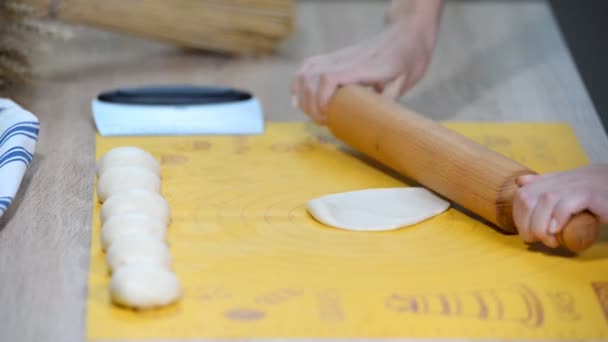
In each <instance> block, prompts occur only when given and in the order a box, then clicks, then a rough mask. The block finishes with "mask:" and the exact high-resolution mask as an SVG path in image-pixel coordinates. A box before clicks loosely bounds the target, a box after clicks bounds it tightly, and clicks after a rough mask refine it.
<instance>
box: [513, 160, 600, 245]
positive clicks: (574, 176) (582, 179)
mask: <svg viewBox="0 0 608 342" xmlns="http://www.w3.org/2000/svg"><path fill="white" fill-rule="evenodd" d="M517 183H518V185H519V186H520V188H519V190H518V191H517V193H516V195H515V198H514V202H513V219H514V221H515V225H516V226H517V229H518V232H519V235H520V236H521V237H522V239H523V240H524V241H526V242H529V243H530V242H535V241H541V242H543V243H544V244H545V245H547V246H549V247H552V248H555V247H558V245H559V242H558V240H557V237H556V236H557V234H558V233H560V232H561V230H562V229H563V228H564V226H565V224H566V223H568V221H569V220H570V217H571V216H573V215H575V214H578V213H580V212H581V211H584V210H588V211H590V212H591V213H592V214H594V215H595V216H596V217H597V218H598V220H599V221H600V222H601V223H608V165H595V166H588V167H584V168H579V169H575V170H572V171H567V172H558V173H550V174H545V175H524V176H520V177H519V178H518V179H517Z"/></svg>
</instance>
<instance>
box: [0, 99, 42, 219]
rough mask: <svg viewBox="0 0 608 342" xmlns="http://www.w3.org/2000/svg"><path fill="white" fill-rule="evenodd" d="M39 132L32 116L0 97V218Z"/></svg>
mask: <svg viewBox="0 0 608 342" xmlns="http://www.w3.org/2000/svg"><path fill="white" fill-rule="evenodd" d="M39 130H40V123H39V122H38V118H37V117H36V116H35V115H34V114H32V113H30V112H28V111H26V110H24V109H23V108H21V107H20V106H19V105H18V104H16V103H15V102H13V101H11V100H9V99H3V98H0V217H1V216H2V215H3V214H4V212H5V211H6V210H7V209H8V207H9V206H10V204H11V202H12V201H13V199H14V198H15V195H16V194H17V191H18V190H19V185H21V180H22V179H23V175H24V174H25V171H26V170H27V168H28V166H29V165H30V163H31V161H32V159H33V158H34V152H35V150H36V141H37V140H38V132H39Z"/></svg>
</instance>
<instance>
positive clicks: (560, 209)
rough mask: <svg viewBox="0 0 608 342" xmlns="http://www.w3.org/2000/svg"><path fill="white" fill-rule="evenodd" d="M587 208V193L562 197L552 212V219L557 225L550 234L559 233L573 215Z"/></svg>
mask: <svg viewBox="0 0 608 342" xmlns="http://www.w3.org/2000/svg"><path fill="white" fill-rule="evenodd" d="M588 207H589V195H588V194H587V192H582V193H575V194H571V195H569V196H564V197H563V198H562V199H560V200H559V202H557V204H556V205H555V209H554V210H553V217H554V218H555V220H556V221H557V225H556V226H555V227H553V229H552V230H551V229H550V230H549V231H550V232H551V233H552V234H557V233H559V232H560V231H561V230H562V229H563V227H564V226H565V225H566V223H568V221H569V220H570V218H571V217H572V216H573V215H575V214H578V213H580V212H581V211H583V210H585V209H587V208H588Z"/></svg>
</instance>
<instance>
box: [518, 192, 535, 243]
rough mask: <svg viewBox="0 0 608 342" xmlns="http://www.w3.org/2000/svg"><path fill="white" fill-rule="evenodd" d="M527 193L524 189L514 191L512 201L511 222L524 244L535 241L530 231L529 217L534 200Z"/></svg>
mask: <svg viewBox="0 0 608 342" xmlns="http://www.w3.org/2000/svg"><path fill="white" fill-rule="evenodd" d="M528 192H529V191H526V190H525V189H524V188H520V189H518V190H517V191H516V193H515V197H514V199H513V221H514V222H515V225H516V226H517V232H518V233H519V235H520V236H521V238H522V239H523V240H524V241H525V242H534V241H536V240H535V238H534V235H533V234H532V232H531V230H530V216H531V214H532V211H533V210H534V206H535V205H536V198H535V196H531V195H530V194H529V193H528Z"/></svg>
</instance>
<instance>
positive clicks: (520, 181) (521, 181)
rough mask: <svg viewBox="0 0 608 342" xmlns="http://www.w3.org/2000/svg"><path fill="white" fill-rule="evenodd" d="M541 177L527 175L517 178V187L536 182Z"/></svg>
mask: <svg viewBox="0 0 608 342" xmlns="http://www.w3.org/2000/svg"><path fill="white" fill-rule="evenodd" d="M540 177H541V176H540V175H533V174H529V175H522V176H519V177H517V180H516V182H517V185H519V186H526V185H528V184H530V183H532V182H534V181H536V180H538V179H539V178H540Z"/></svg>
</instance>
